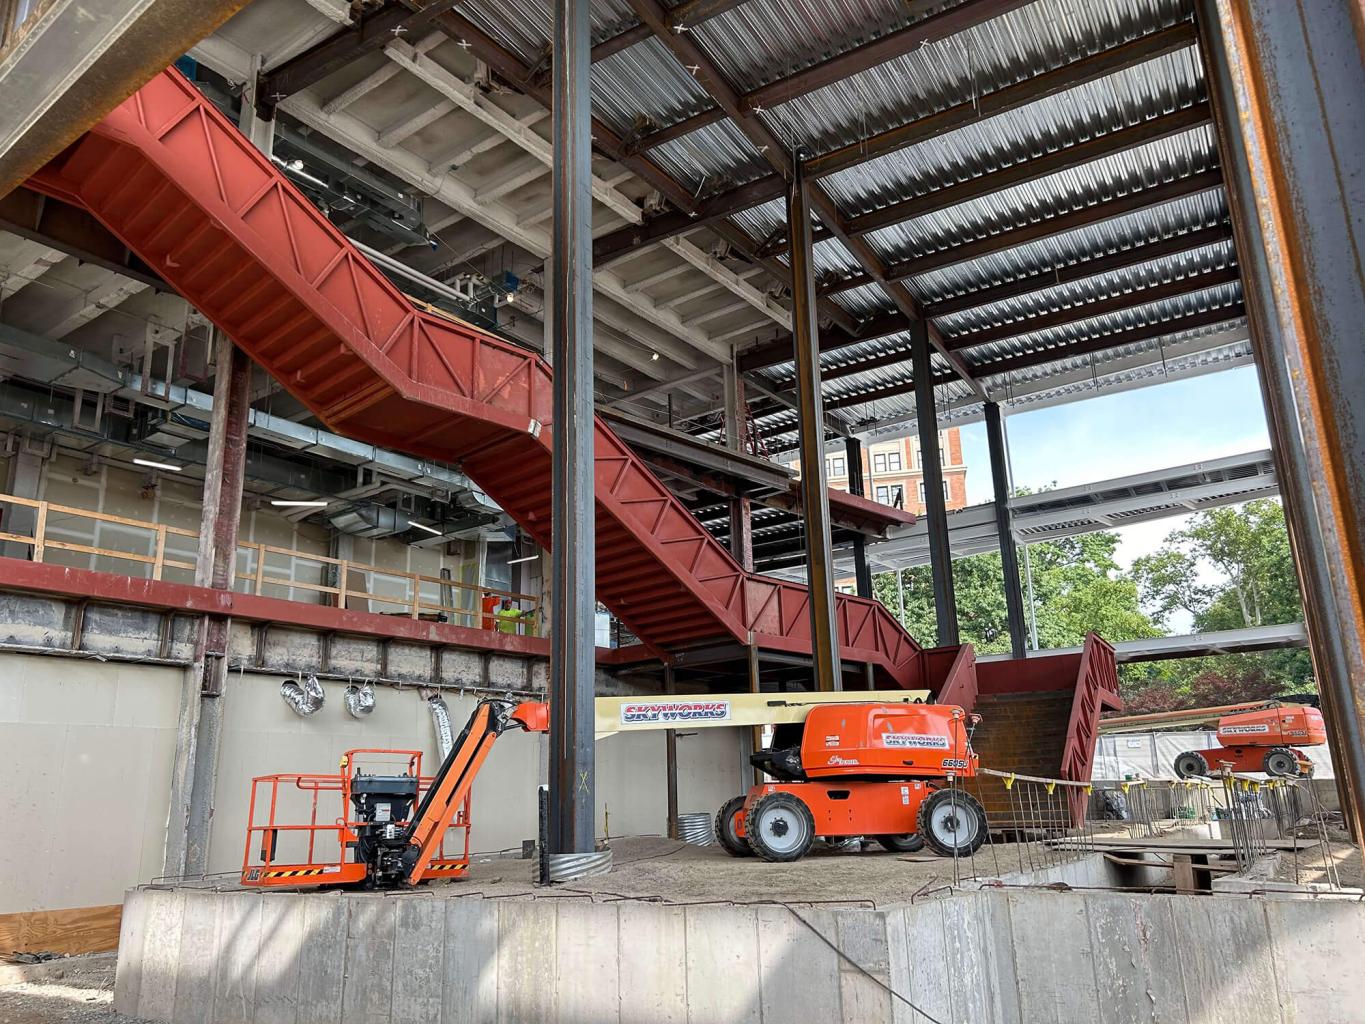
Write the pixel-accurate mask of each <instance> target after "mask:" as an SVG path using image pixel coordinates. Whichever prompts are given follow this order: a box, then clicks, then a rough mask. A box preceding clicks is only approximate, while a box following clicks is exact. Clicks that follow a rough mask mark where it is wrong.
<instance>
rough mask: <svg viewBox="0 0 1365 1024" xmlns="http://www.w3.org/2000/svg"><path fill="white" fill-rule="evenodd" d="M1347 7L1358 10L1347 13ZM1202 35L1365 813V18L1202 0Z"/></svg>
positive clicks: (1338, 720)
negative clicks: (1364, 410) (1363, 174)
mask: <svg viewBox="0 0 1365 1024" xmlns="http://www.w3.org/2000/svg"><path fill="white" fill-rule="evenodd" d="M1353 8H1354V10H1353ZM1197 15H1198V20H1199V27H1200V44H1201V47H1202V50H1203V56H1204V65H1205V70H1206V73H1207V77H1208V79H1209V82H1210V98H1211V100H1212V101H1213V108H1214V115H1215V119H1214V121H1215V127H1216V128H1217V132H1216V135H1217V139H1218V144H1219V150H1220V157H1221V161H1220V162H1221V163H1222V164H1223V166H1224V167H1225V168H1227V187H1228V194H1229V206H1230V208H1231V211H1232V221H1233V233H1234V237H1235V239H1236V243H1237V256H1238V262H1239V263H1240V264H1241V266H1242V268H1243V281H1244V285H1245V287H1246V291H1247V303H1246V306H1247V318H1248V320H1249V322H1250V325H1251V338H1252V343H1253V345H1254V347H1255V349H1256V356H1257V359H1256V364H1257V371H1258V373H1259V374H1260V378H1261V390H1262V394H1263V397H1264V401H1265V405H1266V414H1267V419H1268V420H1269V422H1270V428H1271V434H1272V437H1273V438H1274V445H1273V448H1274V454H1275V464H1276V465H1275V468H1276V476H1277V477H1278V479H1279V481H1280V492H1281V497H1282V499H1283V501H1284V506H1285V513H1286V517H1287V519H1288V522H1289V532H1290V540H1291V542H1292V546H1293V550H1294V556H1295V563H1296V565H1297V568H1298V573H1299V581H1300V586H1301V589H1302V592H1303V601H1304V610H1305V613H1306V615H1305V619H1306V621H1307V626H1308V636H1309V642H1310V646H1311V648H1312V653H1313V667H1314V670H1315V673H1316V675H1317V679H1318V689H1319V690H1320V692H1321V694H1322V703H1323V711H1324V712H1325V715H1324V717H1325V719H1326V721H1327V725H1328V738H1329V740H1330V741H1331V750H1332V760H1333V763H1334V764H1335V765H1336V766H1337V777H1338V781H1339V785H1340V784H1341V783H1344V786H1341V788H1342V789H1344V790H1345V792H1343V793H1342V809H1343V811H1345V812H1346V816H1347V820H1348V823H1350V822H1352V821H1353V822H1354V825H1355V829H1356V834H1357V836H1358V835H1359V832H1360V829H1361V827H1362V824H1365V515H1363V514H1362V511H1361V510H1362V509H1365V418H1362V417H1361V415H1360V396H1361V394H1362V393H1363V392H1365V349H1363V348H1362V347H1361V344H1360V325H1361V323H1362V322H1365V274H1362V270H1361V259H1360V252H1361V250H1362V249H1363V248H1365V235H1362V227H1361V226H1362V224H1365V196H1362V193H1361V190H1360V187H1359V183H1358V179H1359V160H1360V154H1361V152H1365V107H1362V105H1361V97H1362V96H1365V15H1363V14H1362V13H1361V11H1360V9H1359V5H1358V4H1352V3H1346V2H1340V0H1337V2H1331V0H1323V2H1321V3H1308V4H1303V3H1298V4H1279V3H1271V2H1268V0H1267V2H1261V3H1242V2H1235V0H1200V3H1199V4H1198V5H1197Z"/></svg>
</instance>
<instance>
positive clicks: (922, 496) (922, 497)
mask: <svg viewBox="0 0 1365 1024" xmlns="http://www.w3.org/2000/svg"><path fill="white" fill-rule="evenodd" d="M943 500H944V501H947V500H948V481H947V480H944V481H943ZM924 502H925V494H924V481H923V480H921V481H920V482H919V503H920V504H921V505H923V504H924Z"/></svg>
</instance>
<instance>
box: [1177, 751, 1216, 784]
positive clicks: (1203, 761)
mask: <svg viewBox="0 0 1365 1024" xmlns="http://www.w3.org/2000/svg"><path fill="white" fill-rule="evenodd" d="M1175 774H1176V775H1177V776H1178V777H1179V778H1182V779H1188V778H1190V777H1191V776H1193V775H1204V776H1207V775H1208V774H1209V762H1208V759H1207V758H1205V757H1204V755H1203V754H1201V753H1199V751H1197V750H1187V751H1185V753H1183V754H1179V755H1177V756H1176V759H1175Z"/></svg>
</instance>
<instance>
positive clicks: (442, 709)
mask: <svg viewBox="0 0 1365 1024" xmlns="http://www.w3.org/2000/svg"><path fill="white" fill-rule="evenodd" d="M427 707H428V708H429V709H430V710H431V724H432V725H433V726H435V728H436V746H437V747H438V748H439V750H440V753H441V760H442V761H444V760H445V759H446V758H447V757H449V756H450V748H451V747H453V746H455V733H454V732H453V731H452V730H451V728H450V708H449V707H447V706H446V702H445V701H444V700H443V699H442V698H441V695H440V694H439V693H433V694H432V695H431V696H430V697H428V698H427Z"/></svg>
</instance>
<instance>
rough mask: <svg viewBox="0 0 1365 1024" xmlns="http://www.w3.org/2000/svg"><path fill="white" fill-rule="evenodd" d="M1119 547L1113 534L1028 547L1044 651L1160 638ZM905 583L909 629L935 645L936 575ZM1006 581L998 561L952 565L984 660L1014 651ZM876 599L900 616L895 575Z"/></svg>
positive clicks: (965, 618)
mask: <svg viewBox="0 0 1365 1024" xmlns="http://www.w3.org/2000/svg"><path fill="white" fill-rule="evenodd" d="M1118 543H1119V540H1118V537H1117V536H1115V535H1114V534H1112V533H1092V534H1086V535H1084V536H1080V537H1067V538H1064V539H1061V540H1056V541H1045V542H1041V543H1038V544H1032V545H1030V546H1029V562H1030V566H1031V569H1032V576H1033V596H1034V608H1035V611H1036V615H1037V623H1038V643H1039V646H1040V647H1044V648H1047V647H1076V646H1079V645H1080V644H1081V643H1082V642H1083V641H1084V640H1085V634H1086V633H1087V632H1088V631H1090V630H1094V631H1095V632H1098V633H1099V634H1100V635H1102V636H1103V637H1105V639H1107V640H1110V641H1119V640H1136V639H1139V638H1141V637H1150V636H1159V635H1160V630H1159V629H1158V628H1157V627H1156V625H1155V624H1154V623H1153V622H1152V621H1151V619H1149V618H1148V617H1147V616H1146V615H1145V614H1144V613H1143V612H1142V610H1141V608H1140V607H1139V604H1138V591H1137V587H1136V585H1135V584H1134V583H1133V581H1132V580H1130V579H1128V578H1127V577H1126V576H1124V575H1123V573H1121V572H1120V571H1119V567H1118V563H1117V562H1115V561H1114V552H1115V550H1116V549H1117V547H1118ZM900 577H901V587H902V595H903V600H904V616H903V621H904V623H905V626H906V628H907V629H908V630H909V631H910V634H911V635H912V636H914V637H916V638H917V639H919V640H920V641H921V642H922V643H924V644H926V645H932V644H933V643H934V642H935V636H936V634H937V627H936V624H935V618H934V600H933V582H932V578H931V575H930V572H929V567H928V566H916V567H915V568H912V569H903V570H901V573H900ZM1003 580H1004V575H1003V572H1002V570H1001V565H1000V556H999V555H997V554H986V555H973V556H971V557H969V558H960V559H958V560H957V561H955V562H954V563H953V587H954V590H955V591H956V597H957V613H958V625H959V630H960V632H961V635H962V639H963V641H964V642H967V643H971V644H972V645H973V646H975V647H976V650H977V652H978V653H981V654H997V653H1002V652H1006V651H1008V650H1009V649H1010V639H1009V625H1008V617H1007V614H1006V608H1005V591H1004V585H1003ZM875 594H876V596H877V598H878V599H879V600H880V601H881V602H882V603H883V604H884V605H886V607H888V608H890V609H891V610H892V611H893V612H894V611H895V610H896V609H897V608H898V607H899V601H900V600H901V597H898V595H897V588H896V574H895V573H894V572H892V573H885V574H883V575H881V576H878V577H877V579H876V581H875Z"/></svg>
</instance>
